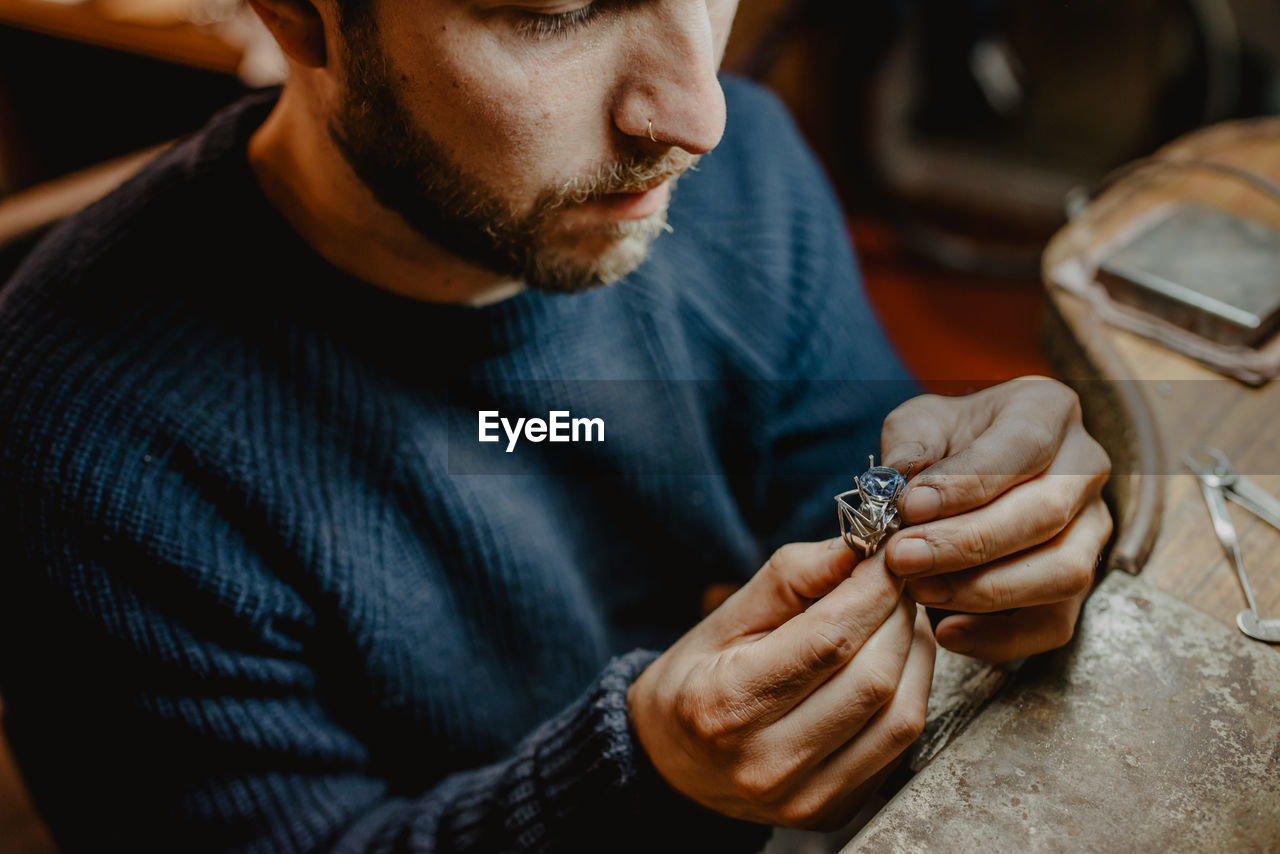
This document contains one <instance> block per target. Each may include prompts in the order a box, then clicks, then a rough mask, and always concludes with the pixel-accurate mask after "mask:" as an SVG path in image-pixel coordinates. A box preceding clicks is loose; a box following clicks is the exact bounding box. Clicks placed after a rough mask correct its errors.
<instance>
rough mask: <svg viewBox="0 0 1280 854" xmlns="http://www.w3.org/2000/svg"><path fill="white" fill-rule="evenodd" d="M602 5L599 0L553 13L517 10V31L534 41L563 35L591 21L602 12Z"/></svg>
mask: <svg viewBox="0 0 1280 854" xmlns="http://www.w3.org/2000/svg"><path fill="white" fill-rule="evenodd" d="M600 6H601V3H600V2H599V0H597V2H595V3H588V4H587V5H585V6H579V7H578V8H577V9H571V10H570V11H568V12H559V13H556V14H553V15H548V14H544V13H542V12H529V11H521V12H517V15H518V18H517V21H516V33H518V34H519V35H521V36H524V37H526V38H529V39H533V40H534V41H545V40H547V39H552V38H556V37H557V36H563V35H566V34H567V33H569V32H570V31H572V30H576V29H579V28H581V27H585V26H586V25H587V24H589V23H591V21H592V19H594V18H595V17H596V16H597V15H599V14H600Z"/></svg>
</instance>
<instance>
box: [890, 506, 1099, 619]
mask: <svg viewBox="0 0 1280 854" xmlns="http://www.w3.org/2000/svg"><path fill="white" fill-rule="evenodd" d="M1110 536H1111V513H1110V512H1109V511H1108V510H1107V506H1106V504H1105V503H1103V501H1102V499H1100V498H1095V499H1094V500H1093V501H1091V502H1090V503H1089V504H1088V505H1087V506H1086V507H1085V509H1084V510H1083V511H1081V513H1080V515H1078V516H1077V517H1076V518H1075V519H1074V520H1073V521H1072V522H1071V524H1069V525H1068V526H1067V527H1066V529H1065V530H1064V531H1063V532H1062V533H1061V534H1059V535H1058V536H1056V537H1054V538H1053V539H1051V540H1049V541H1048V542H1047V543H1045V544H1044V545H1042V546H1039V547H1037V548H1035V549H1032V550H1030V551H1028V552H1024V553H1022V554H1018V555H1014V556H1013V557H1009V558H1005V559H1003V560H999V561H996V562H994V563H991V564H988V565H987V566H982V567H978V568H977V569H971V570H967V571H964V572H956V573H950V574H943V575H934V576H926V577H923V578H919V579H913V580H911V581H909V582H908V583H907V590H908V592H909V593H910V595H911V597H912V598H913V599H915V600H916V601H917V602H919V603H920V604H922V605H930V606H933V607H945V608H948V609H950V610H953V611H967V612H970V613H991V612H993V611H1005V610H1008V609H1010V608H1026V607H1030V606H1034V605H1048V604H1051V603H1053V602H1061V601H1063V600H1066V599H1071V598H1073V597H1075V596H1079V595H1080V594H1082V593H1086V592H1088V590H1089V589H1090V588H1091V587H1092V586H1093V579H1094V570H1095V568H1096V566H1097V560H1098V555H1099V553H1100V552H1101V551H1102V548H1103V546H1105V545H1106V543H1107V539H1108V538H1109V537H1110Z"/></svg>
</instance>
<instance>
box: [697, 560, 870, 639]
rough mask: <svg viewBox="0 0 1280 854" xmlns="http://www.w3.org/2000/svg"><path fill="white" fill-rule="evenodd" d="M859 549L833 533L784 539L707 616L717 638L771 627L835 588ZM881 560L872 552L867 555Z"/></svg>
mask: <svg viewBox="0 0 1280 854" xmlns="http://www.w3.org/2000/svg"><path fill="white" fill-rule="evenodd" d="M858 559H859V557H858V555H857V554H856V553H854V552H853V551H852V550H850V548H849V547H848V546H846V545H845V544H844V540H842V539H840V538H839V537H834V538H832V539H830V540H823V541H821V542H817V543H789V544H787V545H785V546H783V547H782V548H780V549H778V550H777V551H776V552H774V553H773V556H772V557H770V558H769V559H768V560H767V561H765V564H764V566H762V567H760V569H759V571H758V572H756V574H755V575H754V576H752V578H751V580H750V581H748V582H747V583H746V584H745V585H743V587H742V589H740V590H739V591H738V592H737V593H734V594H733V595H732V596H730V597H729V599H728V600H727V601H726V602H725V603H724V604H723V605H721V606H720V607H719V608H717V609H716V610H715V611H713V612H712V613H711V615H710V616H708V617H707V622H708V623H711V624H712V625H713V626H714V627H715V628H716V630H717V634H718V635H719V636H720V638H721V640H722V641H726V642H727V641H729V640H732V639H734V638H740V637H743V636H748V635H753V634H759V633H763V632H771V631H773V630H774V629H776V628H777V627H778V626H780V625H782V624H783V623H785V622H786V621H787V620H789V619H791V618H792V617H794V616H795V615H796V614H801V613H803V612H804V611H805V610H806V609H807V608H808V607H809V606H810V605H812V604H813V602H814V601H815V600H817V599H821V598H822V597H823V596H825V595H827V594H828V593H830V592H831V591H832V590H834V589H835V588H836V586H837V585H838V584H840V582H841V581H844V580H845V579H846V578H848V577H849V575H850V573H852V572H853V569H854V566H855V565H857V563H858ZM876 560H878V561H881V562H883V561H884V556H883V555H880V554H877V555H874V556H873V557H872V558H870V561H876Z"/></svg>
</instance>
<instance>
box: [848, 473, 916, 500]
mask: <svg viewBox="0 0 1280 854" xmlns="http://www.w3.org/2000/svg"><path fill="white" fill-rule="evenodd" d="M906 484H907V482H906V480H904V479H903V477H902V475H900V474H898V470H897V469H891V468H889V467H888V466H876V467H875V468H873V469H868V470H866V471H864V472H863V473H862V474H861V475H859V476H858V487H859V488H860V489H861V490H862V494H863V495H865V496H866V497H867V498H870V499H872V500H873V501H892V500H893V497H894V496H895V495H897V494H898V490H899V489H901V488H902V487H904V486H906Z"/></svg>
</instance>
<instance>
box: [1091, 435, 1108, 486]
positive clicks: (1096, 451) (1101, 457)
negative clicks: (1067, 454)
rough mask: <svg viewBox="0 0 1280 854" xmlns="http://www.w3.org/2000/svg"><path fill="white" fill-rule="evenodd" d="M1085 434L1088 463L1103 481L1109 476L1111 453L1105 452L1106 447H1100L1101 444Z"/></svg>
mask: <svg viewBox="0 0 1280 854" xmlns="http://www.w3.org/2000/svg"><path fill="white" fill-rule="evenodd" d="M1085 435H1086V437H1087V438H1088V440H1089V442H1088V448H1089V451H1088V454H1089V465H1090V466H1091V468H1092V469H1093V471H1094V472H1096V473H1097V474H1099V475H1101V478H1102V480H1103V481H1105V480H1106V479H1107V478H1108V477H1110V476H1111V455H1110V454H1108V453H1107V449H1106V448H1104V447H1102V444H1101V443H1100V442H1099V441H1098V440H1097V439H1095V438H1093V437H1092V436H1089V435H1088V434H1087V433H1086V434H1085Z"/></svg>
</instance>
